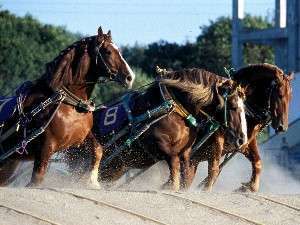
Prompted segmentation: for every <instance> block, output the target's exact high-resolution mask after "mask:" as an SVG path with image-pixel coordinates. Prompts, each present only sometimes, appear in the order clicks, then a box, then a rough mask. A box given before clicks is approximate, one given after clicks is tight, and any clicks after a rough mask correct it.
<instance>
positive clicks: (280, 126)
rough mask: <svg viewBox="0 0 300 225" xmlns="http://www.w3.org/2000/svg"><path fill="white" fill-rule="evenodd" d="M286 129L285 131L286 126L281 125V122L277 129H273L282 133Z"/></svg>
mask: <svg viewBox="0 0 300 225" xmlns="http://www.w3.org/2000/svg"><path fill="white" fill-rule="evenodd" d="M286 131H287V127H286V126H284V125H282V124H280V125H279V126H278V127H277V129H275V132H276V134H278V133H282V132H286Z"/></svg>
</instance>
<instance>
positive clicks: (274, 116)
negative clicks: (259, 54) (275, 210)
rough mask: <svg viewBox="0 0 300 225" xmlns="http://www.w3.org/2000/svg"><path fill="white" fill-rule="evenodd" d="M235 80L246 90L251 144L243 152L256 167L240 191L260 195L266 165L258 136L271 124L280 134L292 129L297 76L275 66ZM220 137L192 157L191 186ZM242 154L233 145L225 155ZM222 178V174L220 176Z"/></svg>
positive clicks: (249, 70)
mask: <svg viewBox="0 0 300 225" xmlns="http://www.w3.org/2000/svg"><path fill="white" fill-rule="evenodd" d="M233 79H234V80H235V81H236V82H238V83H239V84H240V85H241V86H242V87H243V88H245V89H246V93H245V94H246V102H245V104H246V107H247V110H246V111H247V117H246V119H247V125H248V139H249V140H248V143H247V145H245V148H243V149H240V150H239V151H240V152H241V153H242V154H244V155H245V157H246V158H247V159H248V160H249V161H250V162H251V164H252V177H251V180H250V181H249V182H247V183H244V184H243V185H242V187H241V188H240V189H239V190H241V191H246V190H250V191H253V192H256V191H258V189H259V181H260V173H261V168H262V162H261V159H260V156H259V148H258V144H257V134H258V133H259V132H260V131H261V130H262V129H263V128H264V127H265V126H266V125H267V124H268V123H269V122H270V121H271V125H272V127H273V128H274V129H275V131H276V132H282V131H286V130H287V128H288V113H289V102H290V100H291V91H292V90H291V83H290V82H291V80H292V79H293V74H288V75H286V74H284V72H283V71H282V70H281V69H280V68H278V67H276V66H274V65H271V64H256V65H250V66H247V67H244V68H242V69H240V70H238V71H236V72H235V73H234V74H233ZM215 142H216V137H212V138H211V139H210V140H208V142H206V143H205V145H204V146H202V147H201V149H199V150H198V151H197V152H196V154H194V155H193V156H192V157H191V167H192V171H193V172H192V173H190V175H192V177H190V178H189V181H188V186H189V185H190V183H191V181H192V180H193V176H194V175H195V172H196V170H197V166H198V164H199V162H201V161H205V160H207V157H206V156H205V154H207V152H211V151H214V149H212V144H213V143H215ZM236 151H238V150H237V149H236V148H235V147H234V146H232V145H231V144H230V143H229V142H225V143H224V150H223V152H222V154H221V155H224V154H225V153H230V152H236ZM215 173H216V176H218V175H219V170H217V171H216V172H215Z"/></svg>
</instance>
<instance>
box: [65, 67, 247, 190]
mask: <svg viewBox="0 0 300 225" xmlns="http://www.w3.org/2000/svg"><path fill="white" fill-rule="evenodd" d="M210 74H211V73H210V72H208V71H205V70H201V69H190V70H182V71H176V72H169V73H167V74H166V75H165V76H164V77H163V79H162V80H161V81H160V83H161V84H162V85H166V87H167V89H166V92H168V93H169V92H170V93H172V94H170V93H169V94H168V93H167V94H166V95H169V96H170V95H171V96H173V97H171V98H172V99H174V98H175V99H176V101H177V102H180V105H181V107H180V108H184V109H185V110H183V111H187V112H189V113H190V114H192V115H194V117H195V118H197V120H198V121H199V123H201V122H203V121H205V120H206V119H207V117H206V116H205V115H204V114H203V112H204V111H205V112H207V113H209V114H210V115H211V116H214V117H215V118H216V119H217V120H218V121H221V122H222V123H223V122H224V106H225V105H224V99H223V97H222V95H223V94H224V93H225V92H228V93H229V95H228V101H227V109H228V128H227V129H226V131H228V132H225V133H226V137H227V138H228V139H230V141H231V142H232V143H234V145H235V146H236V147H237V148H239V147H240V146H241V145H242V144H244V143H245V142H246V138H247V133H246V127H245V126H246V124H245V123H243V127H242V126H241V123H242V120H243V118H244V120H245V113H244V110H243V103H242V100H241V98H240V92H239V91H238V89H237V88H236V85H235V84H234V82H232V81H230V80H228V79H225V78H222V77H218V79H215V78H213V79H210V78H212V77H213V76H209V75H210ZM202 76H207V78H209V79H202V78H201V77H202ZM160 102H161V91H160V88H159V86H158V85H154V86H152V87H150V88H149V89H147V90H146V91H145V92H144V93H142V94H139V95H137V97H135V98H134V106H133V107H132V113H133V116H138V115H140V114H141V113H142V112H145V111H147V110H149V108H151V107H154V106H157V105H159V103H160ZM180 111H182V110H174V111H172V112H171V113H169V114H167V115H166V116H165V117H164V118H162V119H160V120H159V121H158V122H156V123H155V124H153V125H152V126H151V127H150V129H149V130H148V131H146V133H145V134H144V135H143V136H142V137H141V138H140V139H139V140H138V141H137V144H135V145H134V146H133V147H132V148H131V149H130V150H127V151H125V150H124V151H122V152H121V153H120V154H119V155H117V156H115V157H114V158H113V159H112V160H111V161H110V162H107V160H106V159H107V158H109V157H110V155H111V154H114V149H113V148H112V149H105V150H104V157H103V162H105V164H106V165H102V167H101V169H100V171H99V172H100V177H101V179H102V180H106V181H108V180H109V181H112V180H116V179H118V178H119V177H120V176H122V175H123V174H124V173H125V172H126V171H127V170H128V169H130V168H147V167H149V166H151V165H153V164H155V163H156V162H157V161H159V160H166V161H167V163H168V165H169V169H170V180H169V182H168V183H166V184H165V185H164V186H165V187H167V186H171V188H172V189H173V190H178V189H179V182H180V158H182V159H183V160H184V161H185V162H186V164H185V165H186V166H185V168H184V169H189V162H190V158H189V156H190V152H191V149H192V145H193V144H194V142H195V140H196V138H197V134H198V133H199V132H200V131H199V130H200V129H201V128H199V127H198V128H195V127H193V126H191V125H189V124H188V122H187V120H186V116H184V115H182V112H180ZM95 117H96V119H97V118H98V115H97V113H95ZM200 127H201V126H200ZM202 128H203V127H202ZM222 129H223V128H222ZM202 132H204V131H202ZM99 139H100V141H101V139H102V140H103V137H99ZM79 155H80V154H79ZM77 158H80V159H81V158H83V157H82V156H79V157H78V156H77ZM69 163H70V161H69ZM71 163H73V165H76V164H77V163H78V162H76V161H73V162H72V160H71ZM81 165H82V164H81ZM73 169H74V168H73Z"/></svg>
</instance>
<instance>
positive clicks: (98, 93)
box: [93, 69, 154, 105]
mask: <svg viewBox="0 0 300 225" xmlns="http://www.w3.org/2000/svg"><path fill="white" fill-rule="evenodd" d="M133 71H134V73H135V75H136V79H135V82H134V85H133V89H138V88H141V87H142V86H144V85H147V84H150V83H151V82H153V81H154V80H153V79H152V78H150V77H149V76H148V75H146V74H145V73H143V72H142V71H141V70H140V69H134V70H133ZM127 91H128V90H126V89H125V88H122V86H120V84H118V83H115V82H111V83H105V84H100V85H98V86H96V88H95V90H94V92H93V99H94V100H95V102H96V104H97V105H98V104H101V103H107V102H110V101H113V100H115V99H117V98H118V97H120V96H121V95H122V94H125V93H126V92H127Z"/></svg>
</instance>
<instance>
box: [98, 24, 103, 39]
mask: <svg viewBox="0 0 300 225" xmlns="http://www.w3.org/2000/svg"><path fill="white" fill-rule="evenodd" d="M102 36H103V30H102V27H101V26H100V27H99V28H98V37H102Z"/></svg>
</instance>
